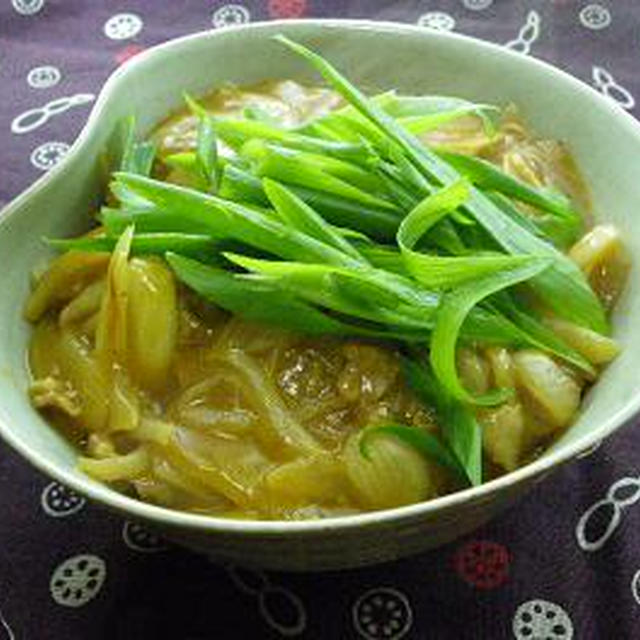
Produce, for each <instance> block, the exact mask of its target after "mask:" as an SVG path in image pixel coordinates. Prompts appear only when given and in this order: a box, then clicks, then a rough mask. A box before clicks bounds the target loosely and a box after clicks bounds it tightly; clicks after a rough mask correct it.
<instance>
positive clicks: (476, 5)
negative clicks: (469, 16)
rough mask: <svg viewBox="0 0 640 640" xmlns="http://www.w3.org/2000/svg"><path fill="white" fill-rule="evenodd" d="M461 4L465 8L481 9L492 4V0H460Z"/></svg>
mask: <svg viewBox="0 0 640 640" xmlns="http://www.w3.org/2000/svg"><path fill="white" fill-rule="evenodd" d="M462 4H463V5H464V7H465V9H471V11H482V10H483V9H488V8H489V7H490V6H491V5H492V4H493V0H462Z"/></svg>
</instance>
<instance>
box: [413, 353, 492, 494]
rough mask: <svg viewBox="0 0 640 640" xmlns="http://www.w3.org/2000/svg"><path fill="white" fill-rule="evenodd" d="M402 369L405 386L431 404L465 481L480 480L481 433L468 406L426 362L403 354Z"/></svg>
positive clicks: (474, 481)
mask: <svg viewBox="0 0 640 640" xmlns="http://www.w3.org/2000/svg"><path fill="white" fill-rule="evenodd" d="M402 364H403V371H404V375H405V378H406V380H407V382H408V384H409V386H410V387H411V388H412V389H413V391H414V392H415V394H416V395H417V396H418V398H419V399H421V400H422V401H423V402H424V403H425V404H426V405H427V406H430V407H434V408H435V410H436V414H437V417H438V422H439V425H440V431H441V433H442V436H443V438H444V440H445V442H446V443H447V444H448V445H449V447H450V449H451V451H452V453H453V454H454V455H455V457H456V459H457V460H458V462H459V464H460V466H461V467H462V468H463V469H464V471H465V474H466V477H467V478H468V480H469V482H470V483H471V484H472V485H474V486H477V485H479V484H481V483H482V433H481V431H480V425H478V422H477V420H476V418H475V416H474V414H473V413H472V411H471V410H470V409H469V407H468V406H466V405H465V404H463V403H461V402H459V401H458V400H456V399H455V398H453V397H452V396H451V395H450V394H449V392H448V391H447V389H446V388H445V387H443V386H442V385H441V384H440V382H439V381H438V379H437V378H436V376H435V375H433V373H432V371H431V370H430V369H429V366H428V364H427V363H426V362H422V361H418V360H415V359H409V358H403V361H402Z"/></svg>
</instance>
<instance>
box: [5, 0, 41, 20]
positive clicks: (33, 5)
mask: <svg viewBox="0 0 640 640" xmlns="http://www.w3.org/2000/svg"><path fill="white" fill-rule="evenodd" d="M44 2H45V0H12V1H11V4H12V5H13V8H14V9H15V10H16V11H17V12H18V13H19V14H21V15H23V16H32V15H34V14H36V13H38V12H39V11H40V10H41V9H42V7H44Z"/></svg>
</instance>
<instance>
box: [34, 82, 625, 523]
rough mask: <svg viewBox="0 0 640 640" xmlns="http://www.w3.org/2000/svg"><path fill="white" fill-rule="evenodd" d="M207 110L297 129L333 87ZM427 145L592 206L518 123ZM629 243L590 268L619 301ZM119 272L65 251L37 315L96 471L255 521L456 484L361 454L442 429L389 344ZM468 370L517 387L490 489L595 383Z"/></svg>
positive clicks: (569, 374)
mask: <svg viewBox="0 0 640 640" xmlns="http://www.w3.org/2000/svg"><path fill="white" fill-rule="evenodd" d="M204 102H205V104H206V106H207V108H209V109H210V110H212V111H213V112H215V113H218V114H238V113H241V112H242V110H243V109H245V108H247V107H251V108H260V109H262V110H264V111H266V112H268V113H269V114H270V115H271V116H273V117H275V118H278V119H280V120H282V121H284V122H286V123H287V124H289V125H294V124H297V123H300V122H303V121H306V120H309V119H312V118H313V117H316V116H318V115H322V114H324V113H327V112H328V111H330V110H331V109H333V108H335V107H336V106H337V105H338V104H339V100H338V99H337V98H336V96H335V95H334V94H333V93H331V92H330V91H328V90H326V89H307V88H304V87H301V86H300V85H298V84H296V83H294V82H291V81H284V82H268V83H262V84H260V85H257V86H255V87H250V88H246V89H242V90H240V89H237V88H226V89H221V90H219V91H216V92H214V93H212V94H211V95H210V96H208V97H207V98H205V100H204ZM195 128H196V120H195V118H194V117H193V116H191V115H190V114H189V113H187V112H186V111H181V112H179V113H176V114H174V115H172V116H171V117H170V118H168V119H167V120H166V121H165V122H164V123H162V124H161V125H160V126H159V127H158V128H157V129H156V130H155V132H154V133H153V134H152V138H153V139H154V140H156V142H157V143H158V148H159V155H160V158H162V156H163V155H166V154H168V153H174V152H177V151H184V150H188V149H191V148H193V146H194V144H195ZM429 141H430V142H431V143H433V144H441V145H444V146H447V147H448V148H453V149H456V150H458V151H463V152H466V153H474V154H478V155H482V156H484V157H486V158H488V159H491V160H492V161H494V162H496V163H498V164H500V165H502V166H503V167H504V168H505V169H506V170H508V171H510V172H511V173H513V174H514V175H517V176H518V177H520V178H521V179H523V180H525V181H528V182H530V183H533V184H537V185H540V186H556V187H558V188H561V189H562V190H564V191H565V193H567V194H569V195H570V196H571V197H572V198H573V200H574V201H575V202H577V203H578V204H580V205H581V206H582V208H583V209H584V210H585V211H587V210H588V207H589V202H588V195H587V190H586V188H585V186H584V184H583V182H582V180H581V178H580V176H579V174H578V172H577V170H576V168H575V166H574V164H573V161H572V160H571V157H570V156H569V154H568V153H567V152H566V150H565V149H564V148H563V146H562V145H560V144H558V143H555V142H551V141H541V140H537V139H535V138H533V137H532V136H531V135H530V134H529V133H528V132H527V130H526V129H525V128H524V127H523V125H522V124H521V123H520V121H519V120H518V118H517V116H516V115H515V113H513V112H508V113H507V114H506V116H505V118H504V122H503V125H502V128H501V132H500V135H499V136H496V137H492V138H489V137H488V135H487V133H486V132H485V131H484V129H483V127H482V123H481V122H480V121H479V120H478V119H477V118H475V117H472V116H470V117H467V118H465V119H463V120H460V121H457V122H456V123H454V125H449V126H447V127H446V128H443V129H441V130H439V131H437V132H435V133H433V134H431V135H430V140H429ZM157 165H158V166H157V167H156V175H158V176H161V177H162V178H163V179H166V180H169V181H176V182H180V180H181V176H180V175H179V174H177V173H176V172H175V171H173V172H172V171H168V170H167V169H166V168H165V167H163V166H162V164H161V161H160V162H158V163H157ZM590 242H591V244H593V241H590V240H589V239H588V238H587V240H586V241H585V242H584V243H583V245H584V246H587V248H588V247H589V246H591V245H590V244H589V243H590ZM584 246H583V254H584V253H585V251H584ZM616 247H618V250H614V249H615V248H614V249H611V251H610V254H609V256H608V257H607V258H606V259H604V260H600V261H597V260H595V259H592V264H591V263H590V264H587V262H588V260H589V255H586V257H584V256H583V259H584V261H585V265H586V266H585V269H588V273H589V275H590V276H591V278H592V282H593V283H594V285H595V286H596V289H597V290H598V292H599V293H600V295H601V297H603V299H605V300H606V301H607V303H608V304H612V303H613V301H614V299H615V297H616V295H617V292H618V291H619V289H620V287H621V285H622V282H623V280H624V273H625V269H626V267H625V264H626V263H625V261H624V260H623V259H622V258H621V256H622V253H621V250H619V243H618V245H616ZM578 249H579V248H578ZM578 252H579V251H578ZM587 253H588V252H587ZM581 266H582V265H581ZM108 268H109V257H108V256H106V255H95V254H94V255H91V254H82V253H74V254H67V256H63V257H62V258H59V259H58V260H57V261H56V262H55V263H54V264H53V266H52V267H51V269H50V270H49V272H48V273H47V274H45V275H44V276H43V278H42V279H41V280H40V282H39V283H38V285H37V287H36V289H35V291H34V294H33V295H32V298H31V300H30V301H29V303H28V306H27V317H28V318H29V319H30V320H32V321H33V322H34V323H35V330H34V334H33V338H32V342H31V348H30V364H31V369H32V374H33V378H34V385H33V386H32V389H31V397H32V400H33V402H34V404H35V405H36V406H38V407H39V408H41V409H42V410H43V411H45V412H46V414H47V417H48V418H49V419H51V420H52V422H54V423H55V424H56V425H58V426H60V427H61V428H63V429H64V430H65V432H66V433H67V434H68V435H69V436H70V437H71V438H73V439H74V440H75V442H76V443H77V444H78V446H79V447H80V448H81V449H82V450H83V452H84V454H85V455H86V456H87V457H89V458H93V459H94V460H98V461H100V462H98V463H97V466H96V465H94V466H92V463H91V462H89V463H85V467H84V468H85V469H86V470H87V471H88V472H89V473H92V474H93V475H94V476H96V477H99V478H101V479H103V480H105V481H111V482H113V484H114V486H116V487H118V488H120V489H122V490H123V491H129V492H134V493H135V494H136V495H138V496H139V497H140V498H142V499H144V500H148V501H151V502H154V503H157V504H161V505H165V506H168V507H172V508H175V509H181V510H187V511H192V512H199V513H209V514H218V515H225V516H231V517H245V518H284V519H298V518H313V517H323V516H329V515H336V514H347V513H356V512H359V511H363V510H370V509H377V508H384V507H391V506H395V505H399V504H405V503H409V502H415V501H419V500H424V499H428V498H431V497H434V496H436V495H439V494H441V493H444V492H448V491H451V490H454V489H455V488H456V486H455V483H454V481H453V479H452V478H451V477H449V475H448V474H447V472H445V471H444V470H443V469H442V468H441V467H439V466H438V465H437V464H435V463H433V462H428V461H425V460H424V459H423V458H421V457H420V456H419V455H418V454H417V453H416V452H414V451H412V450H410V449H409V448H408V447H407V446H406V445H404V444H402V443H400V442H398V441H390V440H382V439H380V441H379V442H377V444H375V446H374V450H373V451H372V459H371V460H368V461H367V460H364V458H363V457H362V456H361V455H360V453H359V450H358V444H357V442H358V436H359V434H360V433H361V432H362V430H363V429H364V428H366V427H368V426H371V425H379V424H387V423H402V424H406V425H412V426H415V427H416V428H419V429H427V430H430V431H431V432H433V433H435V434H437V433H438V425H437V423H436V420H435V418H434V414H433V412H432V411H431V410H430V409H429V408H428V407H424V406H423V405H422V404H421V403H420V402H418V401H417V399H416V398H415V397H414V395H413V393H412V392H411V391H410V390H409V389H408V388H407V385H406V383H405V381H404V380H403V377H402V375H401V372H400V367H399V360H398V357H397V354H396V353H395V351H394V349H393V347H391V346H390V345H383V344H373V343H363V342H358V341H352V340H336V339H328V338H327V339H324V338H323V339H319V338H315V339H311V338H307V337H301V336H296V335H292V334H289V333H286V332H283V331H280V330H278V329H276V328H267V327H259V326H254V325H251V324H248V323H246V322H244V321H242V320H240V319H238V318H235V317H231V316H229V315H228V314H227V313H225V312H223V311H221V310H218V309H215V308H212V307H211V306H209V305H207V304H205V303H203V302H202V301H201V300H198V299H197V298H196V297H195V296H194V295H193V294H191V293H190V292H188V291H187V290H186V289H185V288H183V287H182V286H180V285H178V284H177V283H175V281H174V278H173V276H172V274H171V273H170V271H169V270H168V268H167V267H166V265H164V263H163V262H162V261H160V260H159V259H156V258H132V259H130V260H129V261H128V262H127V261H125V262H124V263H123V265H120V271H118V270H116V269H113V268H110V269H109V271H108ZM125 272H126V273H125ZM122 273H125V275H126V277H122ZM118 274H120V275H118ZM118 278H120V280H117V279H118ZM116 280H117V282H116ZM114 282H115V284H114ZM123 283H124V284H123ZM107 291H111V293H112V294H113V292H114V291H115V292H116V294H117V295H116V298H117V296H120V297H119V298H117V300H116V302H115V303H114V305H115V306H114V307H113V309H119V310H120V312H121V317H120V319H119V322H120V323H121V324H120V325H118V324H117V321H118V319H117V318H116V320H114V318H112V317H109V315H108V314H109V313H111V314H112V315H113V314H114V313H115V312H114V311H113V309H111V311H110V310H109V309H110V308H109V302H108V295H109V294H108V293H107ZM118 305H121V306H120V307H118ZM122 305H124V306H122ZM145 305H146V306H145ZM123 309H124V311H123ZM123 327H124V328H123ZM561 329H562V327H561ZM564 330H565V331H569V333H570V328H569V329H567V328H566V327H565V328H564ZM109 332H111V333H112V334H118V335H110V333H109ZM118 332H120V333H118ZM120 334H121V335H120ZM105 336H106V337H105ZM105 340H106V341H107V342H108V340H111V342H108V344H110V345H111V347H109V349H107V348H105V347H104V345H105V344H106V342H105ZM113 345H116V346H113ZM117 345H119V346H117ZM605 346H606V345H605ZM540 357H542V360H540ZM536 358H538V360H536ZM150 360H152V361H151V362H150ZM536 367H538V369H540V367H542V369H544V368H545V367H546V368H547V370H546V374H549V375H551V376H552V377H553V376H555V383H554V384H555V385H556V386H557V388H558V389H560V396H561V397H553V398H551V399H549V397H548V393H547V392H548V389H546V390H545V389H542V390H540V389H538V388H537V387H536V385H535V384H532V383H531V381H530V380H528V379H527V375H530V374H531V371H534V373H535V370H536ZM459 368H460V372H461V376H462V378H463V380H464V381H465V384H466V385H467V386H468V387H469V388H470V389H472V390H475V391H478V392H482V391H484V390H486V389H487V388H489V387H491V386H494V385H496V384H499V385H501V386H509V385H511V386H516V387H517V388H518V393H517V395H516V397H515V398H514V400H513V401H511V402H509V403H507V404H505V405H502V406H501V407H499V408H498V409H486V410H483V411H481V412H479V414H478V417H479V419H480V421H481V424H482V425H483V438H484V447H485V457H486V468H487V471H486V474H487V475H488V476H491V475H496V474H500V473H504V472H505V471H509V470H511V469H513V468H515V467H517V466H519V465H520V464H523V463H524V462H525V461H526V460H527V459H529V458H530V456H531V455H532V453H533V452H534V451H536V450H537V447H539V446H540V445H541V443H544V442H546V441H548V439H549V438H551V437H554V436H555V435H557V434H558V433H559V432H560V431H562V430H563V429H564V428H566V426H567V425H568V424H569V423H570V422H571V420H572V418H573V416H574V414H575V412H576V410H577V408H578V404H579V401H580V397H581V394H582V392H583V390H584V388H585V387H586V385H587V384H589V383H590V382H591V381H587V380H585V379H584V378H582V377H581V376H580V375H579V374H578V373H576V372H575V371H573V370H570V369H568V368H567V367H564V366H561V365H558V364H557V363H555V362H554V361H553V360H551V359H550V358H546V356H543V355H542V354H536V353H535V352H531V351H527V352H520V353H512V352H510V351H508V350H507V349H498V348H493V349H464V350H461V351H460V353H459ZM531 375H533V374H531ZM536 375H537V374H536ZM534 377H535V376H534ZM534 382H535V381H534ZM545 393H547V395H544V394H545ZM563 393H564V395H562V394H563ZM552 395H553V394H552ZM554 402H555V404H553V403H554Z"/></svg>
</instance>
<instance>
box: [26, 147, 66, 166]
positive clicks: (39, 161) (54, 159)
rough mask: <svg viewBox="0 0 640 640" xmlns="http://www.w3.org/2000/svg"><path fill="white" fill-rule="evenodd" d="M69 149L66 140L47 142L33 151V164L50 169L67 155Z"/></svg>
mask: <svg viewBox="0 0 640 640" xmlns="http://www.w3.org/2000/svg"><path fill="white" fill-rule="evenodd" d="M69 149H70V147H69V145H68V144H67V143H66V142H45V143H44V144H41V145H40V146H39V147H37V148H35V149H34V150H33V151H32V152H31V164H32V165H33V166H34V167H36V169H42V171H48V170H49V169H51V168H52V167H55V166H56V165H57V164H58V162H60V160H62V158H64V156H65V155H67V152H68V151H69Z"/></svg>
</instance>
